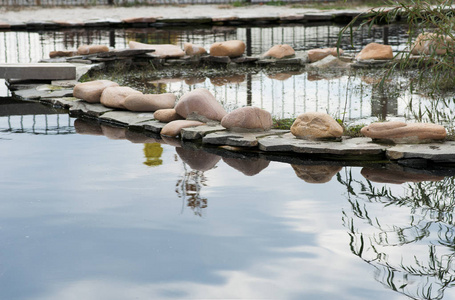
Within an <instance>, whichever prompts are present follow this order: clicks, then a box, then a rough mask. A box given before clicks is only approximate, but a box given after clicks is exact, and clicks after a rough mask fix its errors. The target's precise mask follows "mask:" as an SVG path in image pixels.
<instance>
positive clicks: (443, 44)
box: [411, 33, 454, 55]
mask: <svg viewBox="0 0 455 300" xmlns="http://www.w3.org/2000/svg"><path fill="white" fill-rule="evenodd" d="M453 47H454V40H453V39H452V38H451V37H449V36H442V35H439V36H438V35H437V34H436V33H421V34H419V36H417V38H416V40H415V42H414V44H413V46H412V47H411V54H414V55H418V54H426V55H430V54H432V53H433V52H434V53H436V54H437V55H443V54H446V53H447V50H451V51H450V52H453V50H454V48H453Z"/></svg>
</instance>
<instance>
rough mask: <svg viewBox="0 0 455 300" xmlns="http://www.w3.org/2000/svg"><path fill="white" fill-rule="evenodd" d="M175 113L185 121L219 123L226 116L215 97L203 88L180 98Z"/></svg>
mask: <svg viewBox="0 0 455 300" xmlns="http://www.w3.org/2000/svg"><path fill="white" fill-rule="evenodd" d="M175 111H176V112H177V113H178V114H179V115H181V116H182V117H184V118H185V119H192V120H200V121H203V122H207V121H208V120H215V121H221V119H222V118H223V117H224V116H225V115H226V114H227V112H226V111H225V110H224V108H223V106H222V105H221V104H220V103H219V102H218V101H216V99H215V96H213V94H212V93H210V91H209V90H207V89H204V88H199V89H195V90H193V91H191V92H188V93H186V94H184V95H183V96H182V97H180V99H179V101H178V102H177V105H176V106H175Z"/></svg>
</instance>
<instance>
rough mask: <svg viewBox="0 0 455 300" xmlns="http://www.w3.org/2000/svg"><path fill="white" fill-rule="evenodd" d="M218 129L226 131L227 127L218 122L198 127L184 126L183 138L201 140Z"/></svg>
mask: <svg viewBox="0 0 455 300" xmlns="http://www.w3.org/2000/svg"><path fill="white" fill-rule="evenodd" d="M218 131H226V128H224V127H223V126H221V125H220V124H219V123H218V124H210V125H201V126H197V127H188V128H183V129H182V131H181V132H180V134H181V138H182V140H201V139H203V138H204V136H206V135H207V134H211V133H214V132H218Z"/></svg>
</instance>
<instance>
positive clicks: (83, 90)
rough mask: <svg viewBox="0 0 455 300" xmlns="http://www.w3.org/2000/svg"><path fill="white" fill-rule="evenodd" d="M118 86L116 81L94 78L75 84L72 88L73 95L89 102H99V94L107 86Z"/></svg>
mask: <svg viewBox="0 0 455 300" xmlns="http://www.w3.org/2000/svg"><path fill="white" fill-rule="evenodd" d="M114 86H119V85H118V83H116V82H113V81H110V80H95V81H88V82H82V83H79V84H76V86H75V87H74V89H73V96H74V97H76V98H80V99H82V100H85V101H87V102H89V103H99V102H100V99H101V94H102V93H103V91H104V89H106V88H108V87H114Z"/></svg>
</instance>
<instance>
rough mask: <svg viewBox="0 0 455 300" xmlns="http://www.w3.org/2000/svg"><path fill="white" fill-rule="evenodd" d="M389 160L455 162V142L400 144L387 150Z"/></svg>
mask: <svg viewBox="0 0 455 300" xmlns="http://www.w3.org/2000/svg"><path fill="white" fill-rule="evenodd" d="M386 154H387V157H388V158H389V159H391V160H397V159H411V158H423V159H428V160H432V161H436V162H455V142H453V141H450V142H444V143H429V144H408V145H406V144H401V145H396V146H392V147H390V148H389V149H387V152H386Z"/></svg>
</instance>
